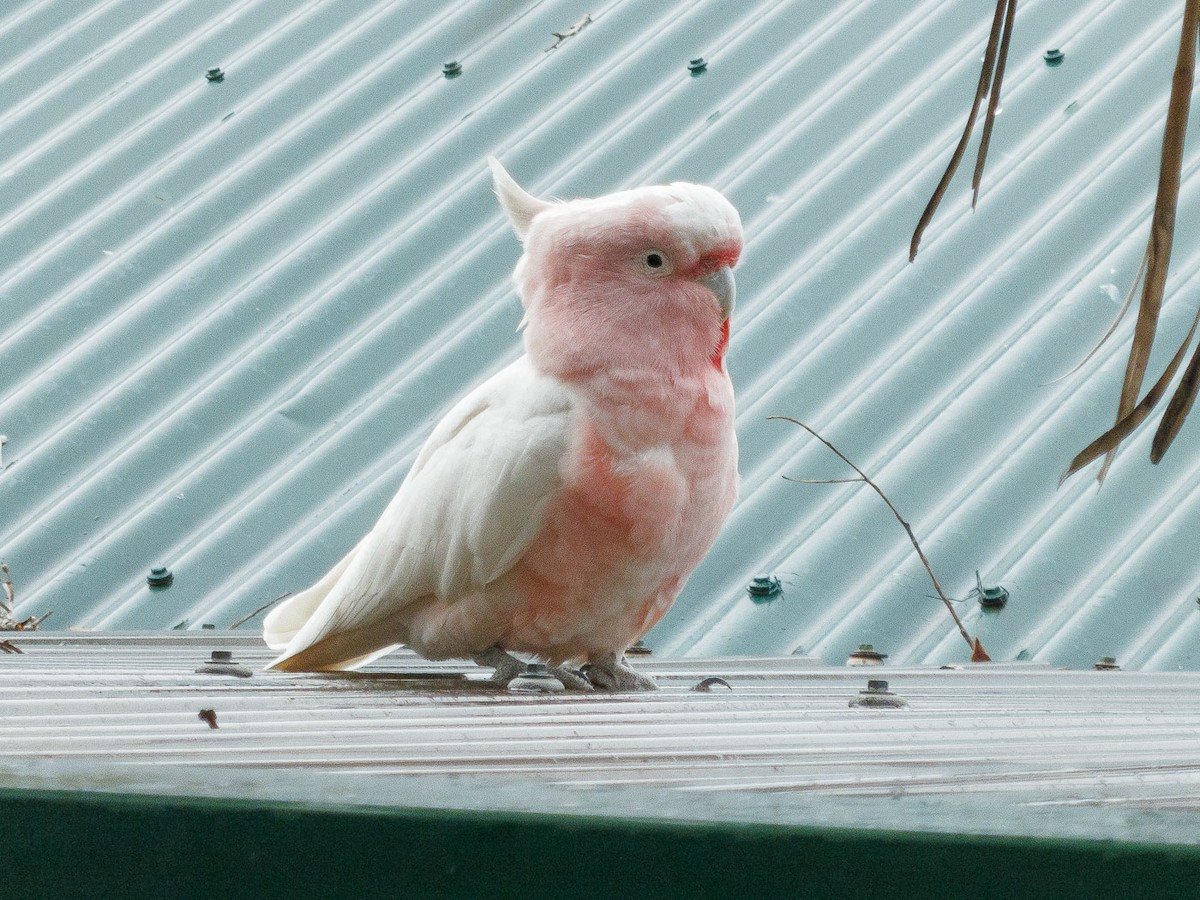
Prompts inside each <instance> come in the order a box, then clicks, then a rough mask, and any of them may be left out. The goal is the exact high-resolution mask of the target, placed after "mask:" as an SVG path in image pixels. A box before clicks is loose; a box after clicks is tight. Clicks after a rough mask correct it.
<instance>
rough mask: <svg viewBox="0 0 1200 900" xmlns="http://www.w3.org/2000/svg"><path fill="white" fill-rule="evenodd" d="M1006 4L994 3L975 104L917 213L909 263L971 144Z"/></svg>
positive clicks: (1004, 1)
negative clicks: (918, 213)
mask: <svg viewBox="0 0 1200 900" xmlns="http://www.w3.org/2000/svg"><path fill="white" fill-rule="evenodd" d="M1007 3H1008V0H996V13H995V15H994V16H993V18H992V31H991V34H990V35H989V36H988V43H987V49H986V50H985V51H984V53H983V66H982V68H981V69H980V70H979V86H978V87H977V88H976V89H975V102H974V103H972V104H971V112H970V113H969V114H968V115H967V124H966V126H965V127H964V128H963V133H962V137H961V138H959V139H958V146H957V147H955V148H954V155H953V156H951V157H950V164H949V165H947V166H946V171H945V172H943V173H942V180H941V181H939V182H938V185H937V187H936V188H934V191H933V196H932V197H930V198H929V203H928V204H926V206H925V211H924V212H923V213H921V219H920V221H918V222H917V227H916V230H915V231H913V236H912V241H911V242H910V243H909V245H908V261H909V262H912V261H913V260H914V259H916V258H917V247H918V246H920V244H921V236H922V235H923V234H924V233H925V229H926V228H927V227H928V226H929V223H930V222H931V221H932V220H933V214H934V213H936V212H937V208H938V204H940V203H941V202H942V197H944V196H945V195H946V190H947V189H948V188H949V187H950V181H951V179H953V178H954V173H955V172H957V171H958V165H959V163H961V162H962V158H963V155H964V154H965V153H966V152H967V142H968V141H970V140H971V129H972V128H974V127H975V117H976V116H977V115H979V104H980V103H982V102H983V98H984V97H986V96H987V93H988V90H989V89H990V88H991V85H992V71H993V69H994V68H995V61H996V49H997V47H998V45H999V43H1000V32H1001V29H1002V27H1003V23H1004V11H1005V6H1006V4H1007Z"/></svg>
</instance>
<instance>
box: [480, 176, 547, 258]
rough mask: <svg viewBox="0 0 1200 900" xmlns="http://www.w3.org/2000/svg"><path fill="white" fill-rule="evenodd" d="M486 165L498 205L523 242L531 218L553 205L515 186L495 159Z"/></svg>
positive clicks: (515, 183)
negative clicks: (489, 170)
mask: <svg viewBox="0 0 1200 900" xmlns="http://www.w3.org/2000/svg"><path fill="white" fill-rule="evenodd" d="M488 165H489V166H490V167H491V169H492V184H493V185H494V186H495V189H496V196H497V197H498V198H499V200H500V205H501V206H502V207H504V211H505V212H506V213H508V220H509V221H510V222H512V227H513V231H515V232H516V233H517V238H518V239H519V240H522V241H524V240H525V235H526V234H528V233H529V223H530V222H532V221H533V217H534V216H536V215H537V214H538V213H540V212H542V211H543V210H546V209H549V208H550V207H551V206H552V205H553V204H552V203H550V202H548V201H546V200H539V199H538V198H537V197H535V196H533V194H531V193H529V192H528V191H526V190H525V189H524V188H523V187H521V186H520V185H519V184H517V182H516V181H515V180H514V179H513V177H512V176H511V175H509V174H508V172H507V171H505V169H504V166H502V165H500V160H498V159H496V157H494V156H489V157H488Z"/></svg>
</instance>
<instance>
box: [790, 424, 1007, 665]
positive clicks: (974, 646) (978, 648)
mask: <svg viewBox="0 0 1200 900" xmlns="http://www.w3.org/2000/svg"><path fill="white" fill-rule="evenodd" d="M767 418H768V419H769V420H778V421H781V422H791V423H792V424H793V425H799V426H800V427H801V428H803V429H804V430H805V431H807V432H808V433H809V434H811V435H812V436H813V437H815V438H816V439H817V440H818V441H820V442H821V443H822V444H824V445H825V446H826V447H828V448H829V449H830V450H832V451H833V452H834V453H835V454H837V457H838V459H840V460H841V461H842V462H844V463H845V464H846V465H848V466H849V467H850V468H852V469H853V470H854V471H855V472H857V473H858V477H857V478H830V479H824V480H814V479H799V478H789V477H788V476H787V475H784V476H783V477H784V480H785V481H792V482H795V483H797V484H846V483H848V482H856V481H861V482H863V483H865V484H866V485H867V486H868V487H870V488H871V489H872V490H873V491H875V493H877V494H878V495H879V496H880V498H881V499H882V500H883V502H884V503H886V504H887V508H888V509H890V510H891V511H892V515H894V516H895V517H896V521H897V522H899V523H900V524H901V525H903V526H904V530H905V531H906V532H907V533H908V539H909V540H910V541H912V545H913V548H914V549H915V550H916V551H917V556H919V557H920V558H921V564H922V565H923V566H925V571H926V572H928V573H929V580H930V581H932V582H933V589H934V590H935V591H937V595H938V597H939V598H940V599H941V601H942V603H944V604H945V605H946V609H947V610H948V611H949V613H950V617H951V618H952V619H954V624H955V625H957V626H958V633H959V634H961V635H962V637H963V640H964V641H966V642H967V646H968V647H970V648H971V660H972V661H973V662H989V661H991V657H990V656H988V654H987V651H986V650H984V649H983V644H981V643H980V641H979V638H972V637H971V635H970V634H968V633H967V629H966V626H964V625H963V623H962V619H960V618H959V617H958V613H957V612H955V610H954V604H953V602H952V601H951V599H950V598H949V597H947V596H946V592H945V591H943V590H942V586H941V584H940V583H939V582H938V580H937V576H936V575H934V574H933V567H932V566H931V565H930V564H929V558H928V557H927V556H926V555H925V551H924V550H922V549H921V545H920V543H919V542H918V541H917V536H916V534H914V533H913V530H912V526H911V525H909V524H908V522H906V521H905V519H904V517H903V516H902V515H900V511H899V510H898V509H896V507H895V505H894V504H893V503H892V501H891V500H889V499H888V495H887V494H885V493H884V492H883V489H882V488H880V487H879V485H877V484H876V483H875V482H874V481H872V480H871V478H870V477H869V476H868V475H867V473H866V472H864V471H863V470H862V469H860V468H859V467H858V466H856V465H855V464H854V463H852V462H851V461H850V459H849V457H847V456H846V454H844V453H842V451H841V450H839V449H838V448H837V447H835V446H833V444H831V443H830V442H829V441H827V440H825V438H823V437H821V435H819V434H817V432H816V431H815V430H813V429H812V428H810V427H809V426H807V425H805V424H804V423H803V422H801V421H800V420H799V419H793V418H792V417H791V416H767Z"/></svg>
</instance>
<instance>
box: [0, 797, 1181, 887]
mask: <svg viewBox="0 0 1200 900" xmlns="http://www.w3.org/2000/svg"><path fill="white" fill-rule="evenodd" d="M334 783H336V782H334ZM586 796H587V795H584V797H585V799H586ZM0 821H3V823H4V833H5V841H4V845H5V852H4V856H5V858H6V860H7V862H6V864H5V866H4V874H3V881H2V887H0V895H2V896H4V897H20V898H37V897H53V898H56V900H61V898H63V897H128V898H139V897H154V898H173V897H205V898H210V900H211V898H237V897H247V898H251V897H252V898H260V900H263V898H272V897H288V898H297V897H322V898H331V897H353V898H368V897H381V898H383V897H386V898H415V897H438V898H443V897H444V898H454V897H473V898H487V900H495V898H503V897H524V898H534V897H538V898H541V897H555V898H557V897H562V898H573V900H575V898H588V897H597V898H609V897H617V898H636V897H642V896H645V897H648V898H651V900H673V898H680V900H684V898H688V900H691V898H697V897H714V898H716V897H722V898H724V897H728V898H750V897H781V898H782V897H804V898H823V897H830V898H834V897H837V898H847V897H858V896H864V897H947V898H972V900H979V898H988V897H995V898H1029V897H1056V898H1072V897H1079V898H1107V897H1111V898H1122V900H1128V898H1137V897H1155V898H1164V897H1195V896H1197V890H1200V847H1197V846H1194V845H1180V844H1159V843H1152V842H1139V841H1135V840H1129V841H1124V840H1085V839H1078V838H1071V839H1063V838H1045V837H1020V836H1011V835H963V834H951V833H945V832H941V833H938V832H923V831H905V830H856V829H851V828H844V827H826V826H814V825H801V824H785V823H746V822H741V823H737V822H696V821H687V822H685V821H656V820H652V819H635V818H615V817H591V816H585V815H578V814H569V815H568V814H553V813H534V812H500V811H489V810H469V809H446V808H439V809H416V808H408V807H382V806H363V805H357V806H350V805H341V804H337V803H311V802H290V801H270V800H263V799H261V798H256V799H236V798H229V797H195V796H162V795H154V794H141V793H103V792H97V791H76V790H45V789H33V790H22V789H14V788H12V787H6V788H3V789H0Z"/></svg>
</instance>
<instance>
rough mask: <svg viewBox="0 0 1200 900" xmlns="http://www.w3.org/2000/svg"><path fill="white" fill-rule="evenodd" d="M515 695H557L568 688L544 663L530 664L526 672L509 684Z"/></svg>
mask: <svg viewBox="0 0 1200 900" xmlns="http://www.w3.org/2000/svg"><path fill="white" fill-rule="evenodd" d="M508 689H509V690H510V691H512V692H513V693H515V694H557V693H560V692H562V691H565V690H566V686H565V685H564V684H563V683H562V682H561V681H559V680H558V679H557V678H555V677H554V676H553V675H552V674H551V673H550V670H549V669H547V668H546V666H545V664H544V663H530V664H529V665H528V666H526V667H525V671H524V672H522V673H521V674H520V675H518V676H517V677H516V678H514V679H513V680H512V681H510V682H509V683H508Z"/></svg>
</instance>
